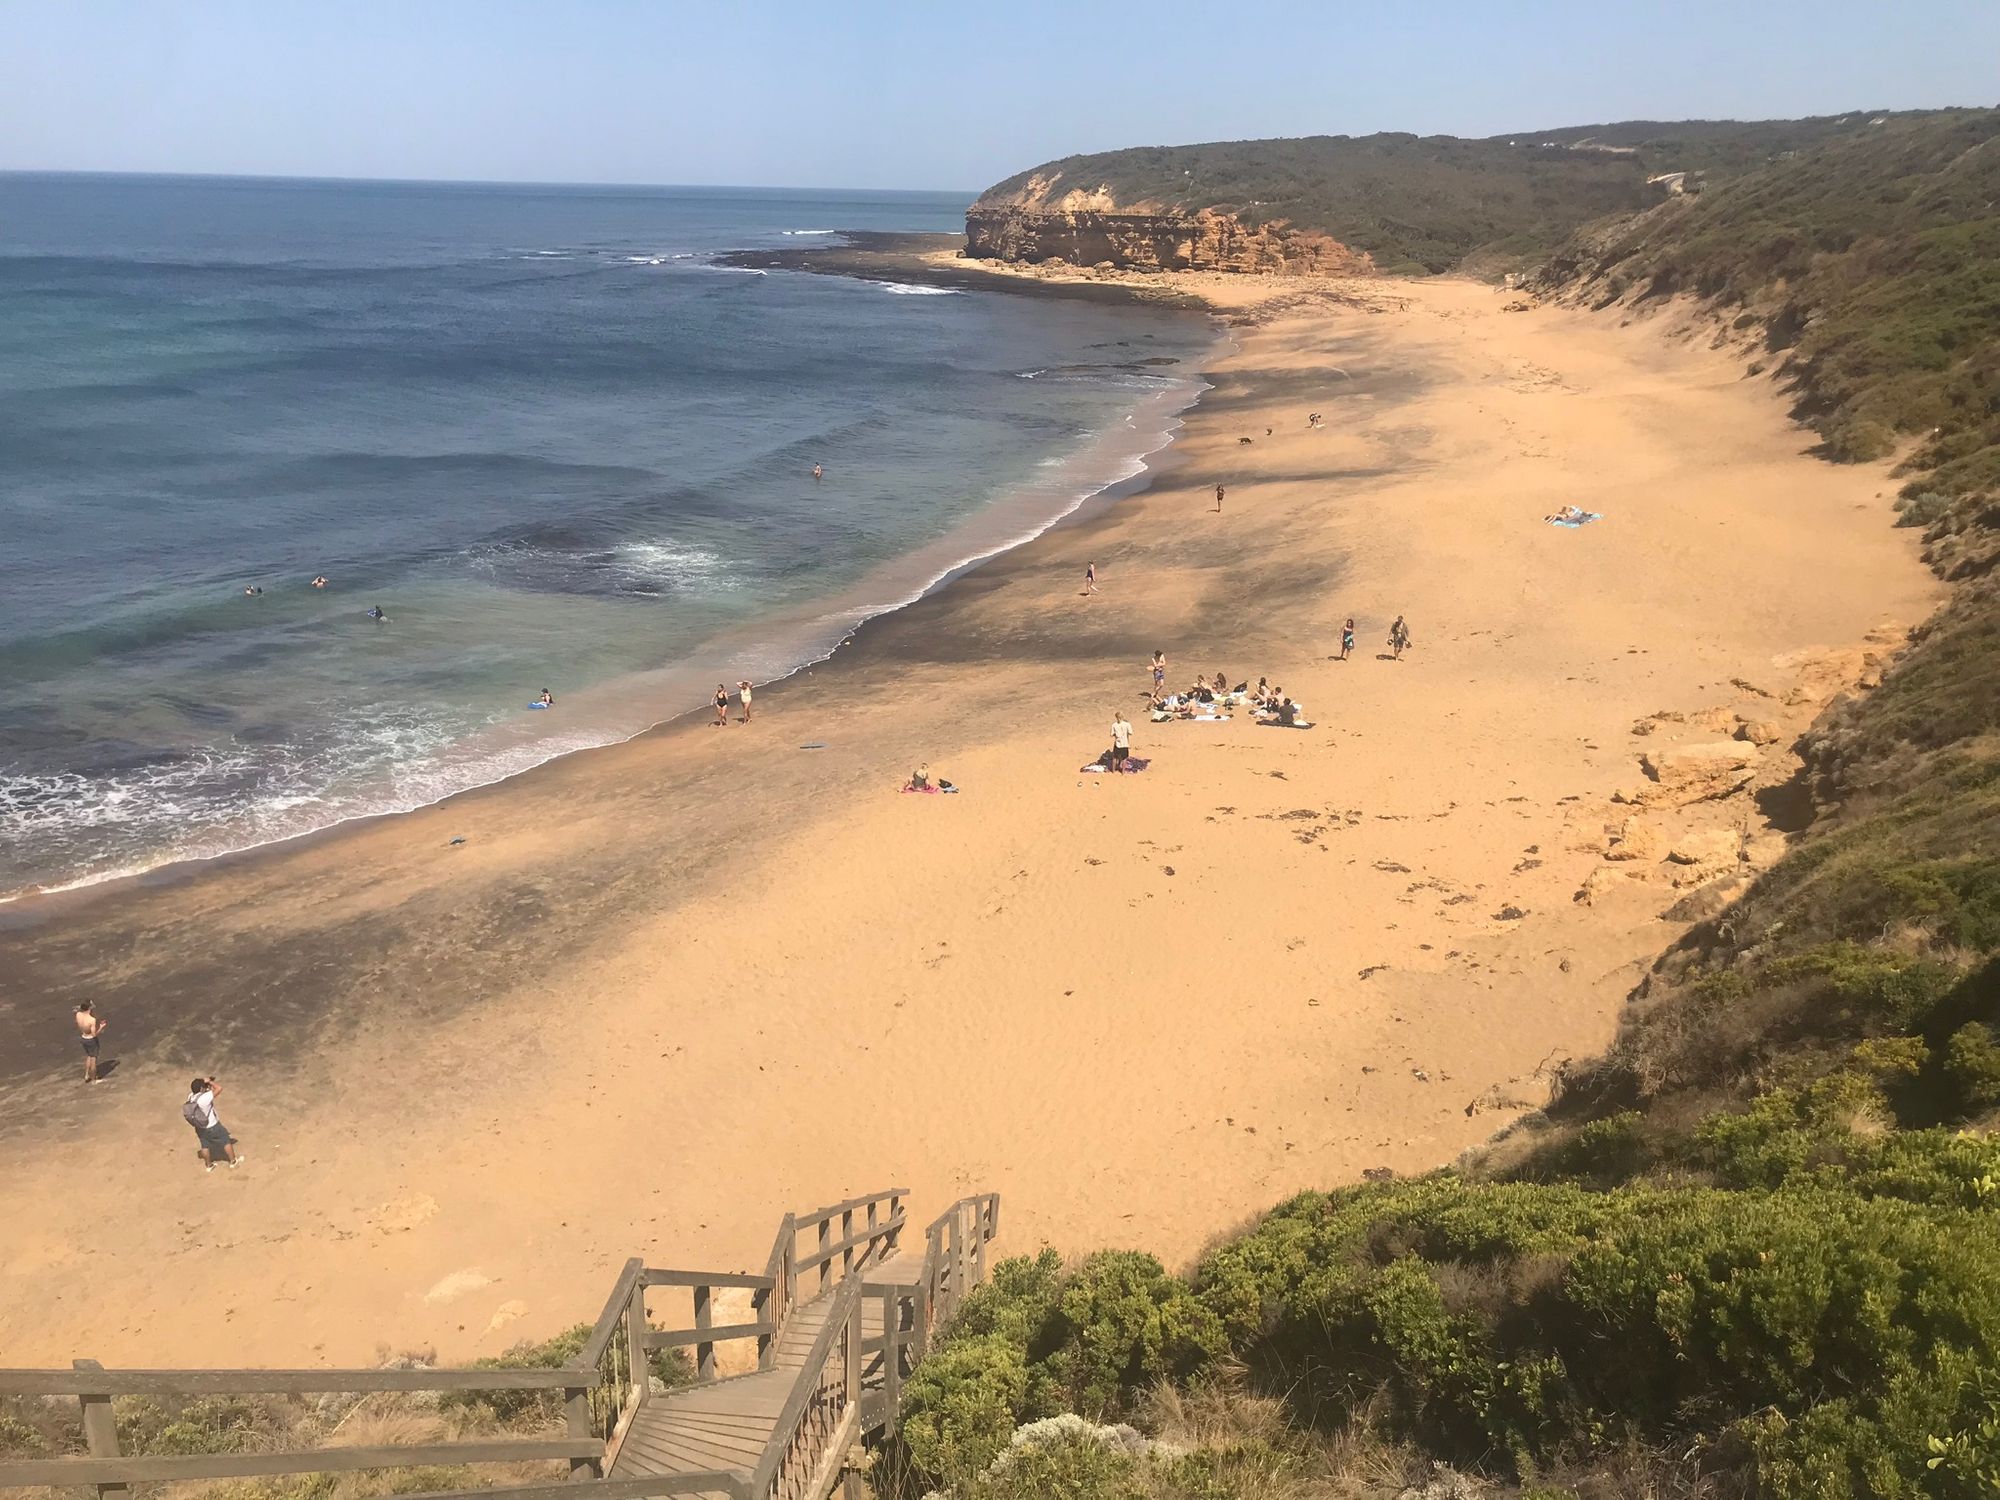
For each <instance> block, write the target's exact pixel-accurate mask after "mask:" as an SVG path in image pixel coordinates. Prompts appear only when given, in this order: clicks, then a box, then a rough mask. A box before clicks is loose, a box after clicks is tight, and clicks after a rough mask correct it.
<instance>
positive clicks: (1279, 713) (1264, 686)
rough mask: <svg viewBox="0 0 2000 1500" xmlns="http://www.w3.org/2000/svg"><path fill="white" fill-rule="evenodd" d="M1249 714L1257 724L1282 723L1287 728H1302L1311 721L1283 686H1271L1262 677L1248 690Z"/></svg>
mask: <svg viewBox="0 0 2000 1500" xmlns="http://www.w3.org/2000/svg"><path fill="white" fill-rule="evenodd" d="M1250 714H1251V717H1252V718H1254V719H1256V721H1257V722H1258V723H1259V724H1282V725H1283V726H1284V727H1285V728H1287V729H1300V728H1304V727H1306V726H1307V725H1309V724H1310V723H1311V722H1312V721H1311V720H1310V719H1308V718H1307V717H1306V715H1305V709H1304V708H1303V707H1301V706H1300V705H1299V704H1297V703H1294V702H1293V701H1292V700H1291V698H1290V697H1289V696H1288V695H1287V694H1286V692H1285V690H1284V689H1283V688H1281V687H1272V686H1271V684H1270V683H1269V682H1267V681H1265V680H1264V679H1263V678H1262V677H1259V678H1258V679H1257V686H1256V687H1254V688H1252V689H1251V691H1250Z"/></svg>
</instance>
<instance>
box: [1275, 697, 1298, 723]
mask: <svg viewBox="0 0 2000 1500" xmlns="http://www.w3.org/2000/svg"><path fill="white" fill-rule="evenodd" d="M1298 717H1299V706H1298V704H1296V703H1294V702H1292V700H1291V699H1289V698H1281V699H1280V700H1279V701H1278V722H1279V723H1280V724H1282V725H1284V726H1285V727H1286V728H1287V729H1290V728H1291V727H1292V725H1293V724H1295V723H1297V722H1298Z"/></svg>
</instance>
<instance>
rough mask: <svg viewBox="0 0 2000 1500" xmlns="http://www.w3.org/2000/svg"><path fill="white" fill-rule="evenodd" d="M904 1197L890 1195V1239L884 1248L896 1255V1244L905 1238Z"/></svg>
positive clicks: (896, 1194)
mask: <svg viewBox="0 0 2000 1500" xmlns="http://www.w3.org/2000/svg"><path fill="white" fill-rule="evenodd" d="M902 1221H903V1197H902V1194H900V1193H891V1194H890V1195H889V1238H888V1240H887V1241H886V1243H885V1244H884V1246H883V1248H884V1249H885V1250H888V1251H889V1252H890V1253H892V1254H893V1253H894V1252H895V1249H896V1244H897V1242H898V1241H899V1240H901V1239H902V1237H903V1222H902Z"/></svg>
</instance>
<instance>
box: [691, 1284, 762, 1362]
mask: <svg viewBox="0 0 2000 1500" xmlns="http://www.w3.org/2000/svg"><path fill="white" fill-rule="evenodd" d="M694 1326H695V1327H696V1328H697V1329H703V1328H713V1327H714V1326H715V1309H714V1288H712V1287H706V1286H698V1287H696V1288H695V1289H694ZM759 1347H760V1348H761V1347H762V1346H761V1345H760V1346H759ZM694 1373H695V1375H696V1376H697V1377H698V1378H699V1379H702V1380H713V1379H715V1345H714V1344H713V1343H712V1342H703V1343H699V1344H696V1345H695V1346H694Z"/></svg>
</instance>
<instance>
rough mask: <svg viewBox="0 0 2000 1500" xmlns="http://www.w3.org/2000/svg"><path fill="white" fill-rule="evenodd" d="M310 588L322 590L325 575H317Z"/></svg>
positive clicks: (324, 584)
mask: <svg viewBox="0 0 2000 1500" xmlns="http://www.w3.org/2000/svg"><path fill="white" fill-rule="evenodd" d="M312 586H313V587H314V588H316V589H323V588H325V587H326V574H324V573H322V574H320V575H319V577H317V578H315V579H314V580H313V583H312Z"/></svg>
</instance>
